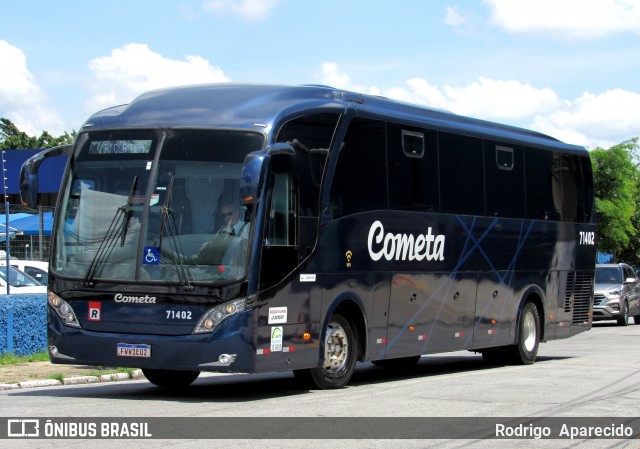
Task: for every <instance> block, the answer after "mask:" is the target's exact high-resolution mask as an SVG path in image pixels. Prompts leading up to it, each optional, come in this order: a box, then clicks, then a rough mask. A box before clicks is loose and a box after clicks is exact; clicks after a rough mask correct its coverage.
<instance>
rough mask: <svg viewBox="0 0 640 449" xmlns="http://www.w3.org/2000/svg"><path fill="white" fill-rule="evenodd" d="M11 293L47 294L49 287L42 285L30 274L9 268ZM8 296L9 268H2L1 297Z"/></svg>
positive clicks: (0, 275) (0, 276) (0, 274)
mask: <svg viewBox="0 0 640 449" xmlns="http://www.w3.org/2000/svg"><path fill="white" fill-rule="evenodd" d="M9 293H10V294H18V295H20V294H22V293H47V286H46V285H42V284H41V283H40V282H38V281H36V280H35V279H34V278H32V277H31V276H29V275H28V274H26V273H24V272H22V271H20V270H18V269H17V268H13V267H9ZM6 294H7V267H6V265H5V266H4V267H0V295H6Z"/></svg>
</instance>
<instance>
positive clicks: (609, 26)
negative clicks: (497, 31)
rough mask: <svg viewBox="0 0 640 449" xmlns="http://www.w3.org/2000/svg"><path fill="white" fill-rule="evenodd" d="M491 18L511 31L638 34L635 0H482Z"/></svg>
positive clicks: (639, 13) (639, 24)
mask: <svg viewBox="0 0 640 449" xmlns="http://www.w3.org/2000/svg"><path fill="white" fill-rule="evenodd" d="M484 1H485V3H486V4H488V5H489V6H490V7H491V9H492V20H493V22H494V23H496V24H497V25H499V26H501V27H503V28H504V29H506V30H507V31H509V32H512V33H528V32H536V33H545V32H548V33H552V34H555V35H564V36H570V37H577V38H592V37H600V36H603V35H606V34H609V33H620V32H628V31H631V32H635V33H640V2H638V0H561V1H559V0H519V1H514V0H484Z"/></svg>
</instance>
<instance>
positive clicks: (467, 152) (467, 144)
mask: <svg viewBox="0 0 640 449" xmlns="http://www.w3.org/2000/svg"><path fill="white" fill-rule="evenodd" d="M439 142H440V148H439V161H440V201H441V205H440V207H441V208H442V212H444V213H451V214H462V215H484V214H485V198H484V156H483V142H482V140H481V139H478V138H474V137H467V136H462V135H457V134H450V133H444V132H441V133H439Z"/></svg>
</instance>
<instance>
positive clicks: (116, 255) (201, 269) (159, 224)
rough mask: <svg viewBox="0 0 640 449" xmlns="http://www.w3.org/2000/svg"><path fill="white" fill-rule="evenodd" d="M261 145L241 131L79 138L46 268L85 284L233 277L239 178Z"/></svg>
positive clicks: (241, 230)
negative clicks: (83, 281)
mask: <svg viewBox="0 0 640 449" xmlns="http://www.w3.org/2000/svg"><path fill="white" fill-rule="evenodd" d="M262 146H263V136H262V135H261V134H258V133H252V132H244V131H223V130H179V131H166V132H160V131H118V132H95V133H88V134H83V135H81V137H80V138H79V140H78V143H77V144H76V151H75V152H74V155H73V156H72V157H71V160H70V163H69V167H70V172H69V177H68V180H67V183H66V186H65V188H64V190H63V191H62V192H61V194H62V199H61V202H60V207H59V213H58V214H57V217H56V219H57V220H58V221H59V222H58V229H59V230H63V232H58V233H57V238H56V241H55V248H54V254H55V256H54V257H53V258H52V259H53V264H52V270H53V271H55V272H57V273H59V274H60V275H62V276H67V277H72V278H81V279H84V280H85V282H89V283H90V282H93V281H95V280H104V281H109V280H140V281H150V282H153V281H158V282H170V283H182V284H187V285H190V283H191V282H223V281H224V282H228V281H229V280H237V279H241V278H242V277H244V275H245V271H246V265H247V264H246V259H247V247H248V238H249V234H250V233H251V222H252V220H251V216H250V215H251V214H250V211H248V210H247V209H246V208H244V207H242V206H240V204H239V187H240V174H241V170H242V163H243V161H244V158H245V156H246V155H247V154H248V153H250V152H252V151H256V150H258V149H260V148H261V147H262ZM157 152H160V154H159V155H158V154H157ZM156 165H157V166H156Z"/></svg>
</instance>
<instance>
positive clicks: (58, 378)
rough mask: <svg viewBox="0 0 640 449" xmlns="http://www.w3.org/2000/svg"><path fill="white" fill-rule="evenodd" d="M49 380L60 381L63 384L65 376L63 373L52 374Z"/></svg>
mask: <svg viewBox="0 0 640 449" xmlns="http://www.w3.org/2000/svg"><path fill="white" fill-rule="evenodd" d="M47 379H53V380H59V381H60V383H62V380H63V379H64V375H63V374H62V373H55V374H51V375H50V376H49V377H48V378H47Z"/></svg>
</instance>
